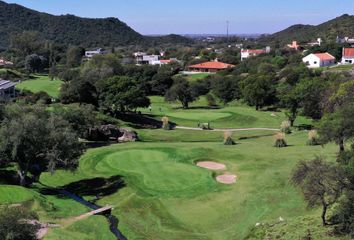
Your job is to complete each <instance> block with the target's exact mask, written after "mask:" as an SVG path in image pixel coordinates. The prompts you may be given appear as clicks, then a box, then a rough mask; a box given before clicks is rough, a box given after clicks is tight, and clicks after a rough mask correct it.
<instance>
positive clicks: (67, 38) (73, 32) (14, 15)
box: [0, 1, 190, 48]
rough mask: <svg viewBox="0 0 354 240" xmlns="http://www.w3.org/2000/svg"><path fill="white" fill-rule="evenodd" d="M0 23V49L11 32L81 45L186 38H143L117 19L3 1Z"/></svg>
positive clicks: (149, 42)
mask: <svg viewBox="0 0 354 240" xmlns="http://www.w3.org/2000/svg"><path fill="white" fill-rule="evenodd" d="M0 22H1V25H0V47H2V48H6V47H8V46H9V44H10V42H9V37H10V35H11V33H15V32H22V31H37V32H40V33H41V35H42V37H43V38H44V39H47V40H52V41H55V42H58V43H62V44H66V45H70V44H71V45H80V46H83V47H97V46H106V47H108V46H112V45H114V46H122V45H127V44H139V43H140V44H156V43H166V42H169V41H178V43H180V42H182V43H183V42H187V41H190V40H188V39H186V38H183V37H181V36H175V35H171V36H164V37H158V38H154V37H153V38H151V37H145V36H142V35H141V34H139V33H138V32H136V31H134V30H133V29H132V28H130V27H129V26H128V25H127V24H125V23H124V22H122V21H120V20H119V19H117V18H104V19H93V18H81V17H77V16H74V15H61V16H55V15H51V14H47V13H41V12H37V11H34V10H31V9H28V8H25V7H23V6H20V5H17V4H8V3H5V2H3V1H0Z"/></svg>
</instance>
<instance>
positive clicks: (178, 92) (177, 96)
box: [165, 77, 197, 109]
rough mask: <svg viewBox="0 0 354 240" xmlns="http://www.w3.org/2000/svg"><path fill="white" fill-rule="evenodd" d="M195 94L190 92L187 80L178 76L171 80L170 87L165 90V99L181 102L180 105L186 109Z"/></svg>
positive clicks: (194, 97)
mask: <svg viewBox="0 0 354 240" xmlns="http://www.w3.org/2000/svg"><path fill="white" fill-rule="evenodd" d="M196 97H197V96H194V95H193V94H192V90H191V87H190V84H189V82H188V81H187V80H186V79H185V78H183V77H178V78H176V79H175V80H174V81H173V85H172V87H171V88H170V89H169V90H168V91H167V92H166V95H165V99H166V100H167V101H175V100H178V101H180V102H181V103H182V107H183V108H185V109H187V108H188V106H189V103H190V102H193V101H194V100H195V99H196Z"/></svg>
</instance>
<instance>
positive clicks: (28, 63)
mask: <svg viewBox="0 0 354 240" xmlns="http://www.w3.org/2000/svg"><path fill="white" fill-rule="evenodd" d="M47 65H48V64H47V59H46V58H45V57H43V56H38V55H37V54H32V55H28V56H27V57H26V59H25V68H26V69H27V70H29V71H30V72H32V73H33V72H40V71H42V70H43V69H44V68H45V67H47Z"/></svg>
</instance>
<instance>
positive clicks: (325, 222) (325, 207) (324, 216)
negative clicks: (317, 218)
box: [321, 203, 327, 226]
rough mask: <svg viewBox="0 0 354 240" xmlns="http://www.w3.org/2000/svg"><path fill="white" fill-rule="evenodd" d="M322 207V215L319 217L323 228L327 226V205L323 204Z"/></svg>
mask: <svg viewBox="0 0 354 240" xmlns="http://www.w3.org/2000/svg"><path fill="white" fill-rule="evenodd" d="M322 205H323V208H322V215H321V218H322V224H323V226H326V225H327V221H326V213H327V205H326V204H325V203H323V204H322Z"/></svg>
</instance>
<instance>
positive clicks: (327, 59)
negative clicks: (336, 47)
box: [302, 53, 336, 68]
mask: <svg viewBox="0 0 354 240" xmlns="http://www.w3.org/2000/svg"><path fill="white" fill-rule="evenodd" d="M302 61H303V62H304V63H305V64H306V65H307V66H308V67H309V68H319V67H328V66H332V65H334V64H335V62H336V58H335V57H333V56H332V55H331V54H329V53H311V54H310V55H308V56H306V57H304V58H303V59H302Z"/></svg>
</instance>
